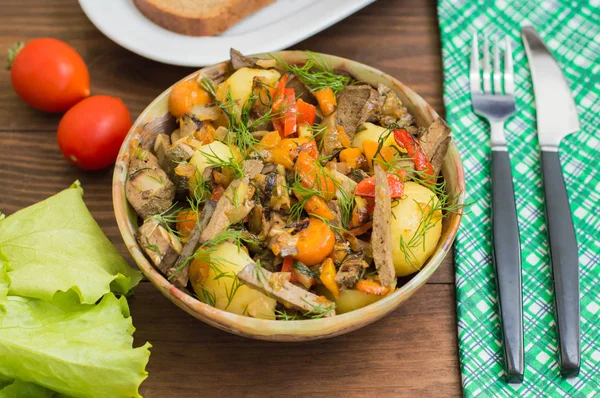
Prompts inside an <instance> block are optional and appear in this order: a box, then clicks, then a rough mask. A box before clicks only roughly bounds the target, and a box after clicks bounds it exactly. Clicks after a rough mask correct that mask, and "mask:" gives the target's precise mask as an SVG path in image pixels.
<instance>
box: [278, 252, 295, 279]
mask: <svg viewBox="0 0 600 398" xmlns="http://www.w3.org/2000/svg"><path fill="white" fill-rule="evenodd" d="M293 270H294V258H293V257H292V256H287V257H284V258H283V264H282V265H281V272H289V273H291V274H292V277H291V278H290V282H297V281H298V280H297V279H296V276H295V275H294V273H293V272H292V271H293Z"/></svg>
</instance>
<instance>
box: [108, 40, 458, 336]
mask: <svg viewBox="0 0 600 398" xmlns="http://www.w3.org/2000/svg"><path fill="white" fill-rule="evenodd" d="M274 55H275V56H277V57H279V58H281V59H283V60H285V61H286V62H287V63H298V62H302V61H303V60H305V59H306V54H305V53H304V52H302V51H281V52H276V53H274ZM321 56H322V57H323V58H324V60H325V61H326V62H327V63H328V64H329V65H331V66H332V67H333V68H335V69H341V70H344V71H347V72H348V73H350V74H351V75H352V76H354V77H355V78H356V79H358V80H361V81H363V82H367V83H369V84H371V85H373V86H375V87H376V86H377V85H378V84H379V83H384V84H386V85H388V86H389V87H391V88H392V89H393V90H394V91H395V92H396V93H397V94H398V96H399V97H400V99H401V100H402V102H403V103H404V105H405V106H406V107H407V108H408V110H409V111H410V113H411V114H412V115H413V116H414V117H415V118H416V122H417V125H418V126H420V127H428V126H429V125H430V124H431V123H433V122H434V121H435V120H437V119H438V118H439V115H438V114H437V113H436V112H435V111H434V110H433V108H432V107H431V106H430V105H429V104H427V103H426V102H425V101H424V100H423V98H421V97H420V96H419V95H417V94H416V93H415V92H414V91H412V90H411V89H410V88H408V87H407V86H405V85H404V84H402V83H401V82H399V81H398V80H396V79H394V78H393V77H391V76H389V75H387V74H385V73H383V72H381V71H379V70H376V69H374V68H371V67H369V66H366V65H363V64H360V63H358V62H355V61H351V60H348V59H344V58H340V57H335V56H331V55H325V54H321ZM259 57H260V55H259ZM263 57H265V58H267V56H266V55H265V56H263ZM229 68H230V64H229V62H228V61H227V62H222V63H220V64H216V65H213V66H209V67H206V68H204V69H201V70H199V71H197V72H195V73H192V74H191V75H189V76H187V77H185V78H184V79H182V80H188V79H197V78H198V76H199V75H202V76H210V77H211V78H213V79H216V80H219V79H222V78H223V76H224V75H225V74H226V73H227V71H228V69H229ZM172 88H173V87H170V88H168V89H167V90H165V91H164V92H163V93H162V94H160V95H159V96H158V97H157V98H156V99H155V100H154V101H152V103H151V104H150V105H149V106H148V107H147V108H146V109H145V110H144V111H143V112H142V113H141V115H140V116H139V117H138V119H137V120H136V122H135V123H134V124H133V127H132V128H131V130H130V131H129V134H128V135H127V137H126V138H125V141H124V142H123V146H122V147H121V151H120V153H119V156H118V158H117V161H116V164H115V171H114V177H113V186H112V191H113V205H114V210H115V216H116V219H117V223H118V225H119V230H120V231H121V235H122V236H123V240H124V241H125V244H126V245H127V248H128V249H129V252H130V253H131V255H132V256H133V259H134V260H135V262H136V263H137V265H138V267H139V268H140V269H141V270H142V272H143V273H144V275H145V276H146V277H147V278H148V279H149V280H150V281H151V282H152V283H153V284H154V286H156V288H157V289H159V290H160V292H161V293H162V294H163V295H165V297H167V298H168V299H169V300H171V301H172V302H173V303H174V304H176V305H177V306H178V307H179V308H181V309H182V310H184V311H186V312H187V313H189V314H191V315H192V316H194V317H196V318H198V319H199V320H201V321H203V322H206V323H208V324H209V325H212V326H214V327H217V328H219V329H222V330H225V331H228V332H231V333H235V334H238V335H240V336H246V337H250V338H255V339H261V340H272V341H305V340H315V339H322V338H327V337H332V336H337V335H340V334H343V333H348V332H350V331H353V330H356V329H359V328H361V327H363V326H365V325H368V324H370V323H372V322H375V321H376V320H378V319H380V318H382V317H383V316H385V315H386V314H389V313H390V312H392V311H393V310H395V309H396V308H398V307H399V306H400V305H401V304H402V303H404V302H405V301H406V300H408V298H409V297H410V296H412V295H413V294H414V293H415V292H416V291H417V290H418V289H419V288H420V287H421V286H423V285H424V284H425V283H426V282H427V280H429V278H431V276H432V275H433V273H434V272H435V270H436V269H437V268H438V267H439V265H440V264H441V263H442V260H443V259H444V257H446V255H447V254H448V251H449V250H450V248H451V246H452V242H453V241H454V238H455V236H456V231H457V229H458V226H459V224H460V221H461V217H462V214H461V213H457V214H450V215H448V217H446V218H445V219H444V221H443V227H442V235H441V238H440V241H439V243H438V246H437V248H436V250H435V252H434V253H433V255H432V256H431V258H429V261H428V262H427V263H426V265H425V266H424V267H423V268H422V269H421V271H420V272H418V273H417V274H415V275H414V276H413V277H412V278H411V279H410V280H409V281H408V282H407V283H406V284H404V285H403V286H401V287H400V288H398V289H397V290H396V291H394V292H393V293H392V294H390V295H389V296H387V297H385V298H384V299H382V300H380V301H377V302H375V303H373V304H370V305H368V306H367V307H364V308H361V309H359V310H356V311H352V312H349V313H345V314H341V315H336V316H334V317H330V318H321V319H312V320H295V321H276V320H264V319H256V318H250V317H246V316H241V315H236V314H232V313H229V312H226V311H222V310H219V309H217V308H214V307H211V306H210V305H207V304H204V303H202V302H201V301H199V300H197V299H196V298H195V297H194V296H191V295H189V294H188V293H186V292H184V291H182V290H179V289H178V288H177V287H175V286H174V285H172V284H171V283H170V282H169V281H168V280H167V279H166V278H165V277H164V276H163V275H162V274H160V273H159V272H158V271H157V270H156V269H155V268H154V266H153V265H152V264H151V263H150V262H149V261H148V259H147V258H146V256H145V255H144V253H143V252H142V250H141V248H140V247H139V245H138V243H137V242H136V239H135V236H134V235H135V233H136V231H137V229H138V217H137V214H136V213H135V211H134V210H133V209H132V208H131V206H130V205H129V204H128V203H127V199H126V197H125V180H126V178H127V175H128V170H127V169H128V163H129V153H128V148H129V145H130V142H131V141H132V140H134V139H137V140H139V142H141V143H143V145H146V146H150V145H152V143H153V142H154V137H155V136H156V134H159V133H163V132H164V133H167V134H170V133H171V132H172V131H173V130H174V128H175V127H174V126H175V121H174V120H173V118H172V117H171V116H170V115H169V113H168V110H167V108H168V97H169V92H170V91H171V89H172ZM442 175H443V177H444V179H445V181H446V187H447V190H448V191H449V193H450V194H451V195H458V202H459V203H463V202H464V192H465V178H464V171H463V166H462V162H461V159H460V155H459V153H458V150H457V148H456V146H455V145H454V143H453V142H451V143H450V147H449V149H448V154H447V155H446V158H445V159H444V163H443V166H442Z"/></svg>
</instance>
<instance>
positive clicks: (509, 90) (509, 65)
mask: <svg viewBox="0 0 600 398" xmlns="http://www.w3.org/2000/svg"><path fill="white" fill-rule="evenodd" d="M505 43H506V44H505V48H504V93H505V94H508V95H513V94H514V92H515V80H514V72H513V59H512V48H511V45H510V39H509V38H508V36H506V39H505Z"/></svg>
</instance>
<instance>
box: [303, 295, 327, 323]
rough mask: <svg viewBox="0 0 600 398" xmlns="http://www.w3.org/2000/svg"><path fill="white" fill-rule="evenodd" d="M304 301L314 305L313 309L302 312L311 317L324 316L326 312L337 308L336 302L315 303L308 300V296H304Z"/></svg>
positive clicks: (318, 317)
mask: <svg viewBox="0 0 600 398" xmlns="http://www.w3.org/2000/svg"><path fill="white" fill-rule="evenodd" d="M302 301H304V302H305V303H306V304H308V305H310V306H311V307H312V309H311V310H308V311H306V312H304V313H303V314H302V316H304V317H307V318H311V319H320V318H323V317H324V316H325V314H327V313H328V312H329V311H331V310H333V309H334V308H335V304H334V303H330V304H329V305H327V306H326V305H324V304H313V303H311V302H309V301H308V300H306V298H304V297H302Z"/></svg>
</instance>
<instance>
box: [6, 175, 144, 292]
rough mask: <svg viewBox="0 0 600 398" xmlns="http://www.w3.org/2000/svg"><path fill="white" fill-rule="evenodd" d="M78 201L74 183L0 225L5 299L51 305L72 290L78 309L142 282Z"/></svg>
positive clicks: (81, 194) (78, 196) (79, 190)
mask: <svg viewBox="0 0 600 398" xmlns="http://www.w3.org/2000/svg"><path fill="white" fill-rule="evenodd" d="M82 196H83V189H82V188H81V186H80V185H79V182H76V183H75V184H73V186H71V187H70V188H68V189H65V190H64V191H62V192H60V193H58V194H56V195H54V196H52V197H50V198H48V199H46V200H44V201H42V202H39V203H36V204H34V205H32V206H29V207H27V208H25V209H23V210H20V211H18V212H16V213H15V214H13V215H10V216H8V217H6V218H5V219H4V220H0V252H2V253H3V254H4V256H5V258H6V259H7V261H5V264H4V268H5V270H6V271H7V275H8V278H9V283H10V284H9V291H8V294H9V295H15V296H25V297H35V298H40V299H42V300H46V301H51V300H52V298H53V296H54V295H55V293H56V292H67V291H69V290H73V291H74V292H76V293H77V295H78V296H79V299H80V301H81V302H82V303H86V304H92V303H95V302H96V301H97V300H98V299H100V298H101V297H102V296H103V295H104V294H106V293H108V292H110V291H113V292H116V293H122V294H126V293H127V292H129V290H131V289H132V288H133V287H134V286H135V285H137V283H138V282H139V281H140V280H141V274H140V273H139V272H138V271H135V270H133V269H132V268H131V267H129V265H128V264H127V262H126V261H125V259H123V257H121V255H120V254H119V253H118V252H117V250H116V249H115V247H114V246H113V245H112V244H111V243H110V241H109V240H108V238H107V237H106V236H105V235H104V233H103V232H102V230H101V229H100V227H99V226H98V224H97V223H96V221H95V220H94V218H93V217H92V215H91V214H90V212H89V210H88V209H87V208H86V207H85V204H84V202H83V199H82ZM0 283H1V282H0ZM1 295H2V288H1V287H0V296H1Z"/></svg>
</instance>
